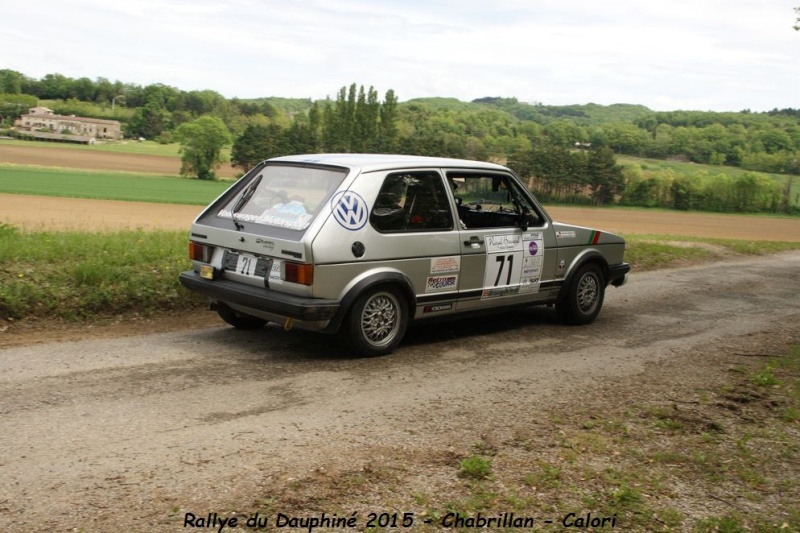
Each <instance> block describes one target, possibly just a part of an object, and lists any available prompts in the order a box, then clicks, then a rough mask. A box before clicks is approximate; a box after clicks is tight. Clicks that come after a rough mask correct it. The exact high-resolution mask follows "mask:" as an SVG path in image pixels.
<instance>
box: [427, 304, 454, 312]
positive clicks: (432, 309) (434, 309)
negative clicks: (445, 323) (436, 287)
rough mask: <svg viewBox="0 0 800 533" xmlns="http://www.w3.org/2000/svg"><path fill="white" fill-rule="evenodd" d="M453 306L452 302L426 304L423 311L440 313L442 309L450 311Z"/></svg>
mask: <svg viewBox="0 0 800 533" xmlns="http://www.w3.org/2000/svg"><path fill="white" fill-rule="evenodd" d="M452 308H453V304H452V303H446V304H436V305H426V306H425V307H423V308H422V312H423V313H438V312H440V311H450V310H451V309H452Z"/></svg>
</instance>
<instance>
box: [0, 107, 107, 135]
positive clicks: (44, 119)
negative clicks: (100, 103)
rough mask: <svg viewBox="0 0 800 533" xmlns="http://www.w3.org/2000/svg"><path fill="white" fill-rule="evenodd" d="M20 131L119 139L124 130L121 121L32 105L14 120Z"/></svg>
mask: <svg viewBox="0 0 800 533" xmlns="http://www.w3.org/2000/svg"><path fill="white" fill-rule="evenodd" d="M14 127H15V128H16V129H17V130H19V131H25V132H30V133H31V134H34V136H35V133H49V134H51V135H52V134H59V135H75V136H77V137H81V138H87V139H109V140H119V139H121V138H122V130H121V129H120V124H119V121H116V120H104V119H100V118H87V117H76V116H75V115H56V114H54V113H53V110H52V109H48V108H46V107H41V106H38V107H32V108H30V109H29V110H28V113H26V114H24V115H22V116H20V118H19V119H17V120H15V121H14Z"/></svg>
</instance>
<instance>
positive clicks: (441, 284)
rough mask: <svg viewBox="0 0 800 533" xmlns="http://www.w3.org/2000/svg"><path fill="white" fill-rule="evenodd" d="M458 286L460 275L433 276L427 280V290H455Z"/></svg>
mask: <svg viewBox="0 0 800 533" xmlns="http://www.w3.org/2000/svg"><path fill="white" fill-rule="evenodd" d="M456 287H458V276H457V275H452V276H431V277H429V278H428V279H427V281H426V282H425V292H441V291H454V290H456Z"/></svg>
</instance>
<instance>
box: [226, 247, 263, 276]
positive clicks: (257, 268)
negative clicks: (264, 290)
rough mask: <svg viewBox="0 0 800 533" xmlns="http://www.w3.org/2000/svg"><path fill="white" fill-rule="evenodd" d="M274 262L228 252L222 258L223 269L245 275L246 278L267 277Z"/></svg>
mask: <svg viewBox="0 0 800 533" xmlns="http://www.w3.org/2000/svg"><path fill="white" fill-rule="evenodd" d="M271 263H272V261H271V260H269V259H264V258H262V257H256V256H254V255H250V254H237V253H236V252H231V251H226V252H225V255H224V256H223V257H222V268H223V269H225V270H227V271H230V272H236V273H237V274H243V275H245V276H255V277H259V278H263V277H265V276H266V275H267V274H268V273H269V271H270V267H271V266H272V265H271Z"/></svg>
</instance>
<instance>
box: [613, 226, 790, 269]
mask: <svg viewBox="0 0 800 533" xmlns="http://www.w3.org/2000/svg"><path fill="white" fill-rule="evenodd" d="M625 241H626V246H625V261H627V262H629V263H630V264H631V265H632V267H633V268H634V271H636V272H641V271H643V270H652V269H655V268H665V267H669V266H678V265H681V264H686V263H696V262H700V261H709V260H714V259H720V258H722V257H723V256H725V255H726V254H743V255H766V254H773V253H778V252H784V251H788V250H800V242H781V241H737V240H734V239H710V238H702V237H683V236H676V235H626V236H625ZM675 242H680V243H683V244H682V245H678V244H671V243H675ZM703 245H712V246H714V247H716V248H717V249H716V250H715V249H713V248H712V249H708V247H703Z"/></svg>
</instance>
